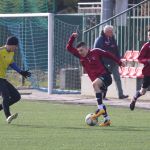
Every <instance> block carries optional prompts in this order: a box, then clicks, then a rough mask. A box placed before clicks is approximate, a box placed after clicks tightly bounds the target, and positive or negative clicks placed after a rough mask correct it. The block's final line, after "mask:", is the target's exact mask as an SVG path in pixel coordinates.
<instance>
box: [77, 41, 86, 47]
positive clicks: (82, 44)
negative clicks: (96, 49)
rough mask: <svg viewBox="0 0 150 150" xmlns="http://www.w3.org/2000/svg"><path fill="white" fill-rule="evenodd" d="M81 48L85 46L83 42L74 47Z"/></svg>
mask: <svg viewBox="0 0 150 150" xmlns="http://www.w3.org/2000/svg"><path fill="white" fill-rule="evenodd" d="M82 46H86V43H85V42H79V43H78V44H77V46H76V48H79V47H82Z"/></svg>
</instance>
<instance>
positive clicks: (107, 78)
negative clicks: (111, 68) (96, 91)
mask: <svg viewBox="0 0 150 150" xmlns="http://www.w3.org/2000/svg"><path fill="white" fill-rule="evenodd" d="M99 79H101V80H102V81H103V87H101V90H104V91H105V90H107V87H108V86H110V85H111V84H112V77H111V75H110V74H104V75H101V76H100V77H99Z"/></svg>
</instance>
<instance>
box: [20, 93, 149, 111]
mask: <svg viewBox="0 0 150 150" xmlns="http://www.w3.org/2000/svg"><path fill="white" fill-rule="evenodd" d="M20 93H22V99H26V100H38V101H50V102H54V103H68V104H84V105H96V99H95V98H94V97H89V96H88V97H87V96H82V95H79V94H51V95H48V94H47V93H46V92H42V91H38V90H20ZM104 103H105V104H106V105H111V106H118V107H119V106H122V107H129V104H130V100H129V99H124V100H120V99H111V100H108V101H104ZM136 107H139V108H145V109H150V100H146V101H143V100H139V101H138V102H137V104H136Z"/></svg>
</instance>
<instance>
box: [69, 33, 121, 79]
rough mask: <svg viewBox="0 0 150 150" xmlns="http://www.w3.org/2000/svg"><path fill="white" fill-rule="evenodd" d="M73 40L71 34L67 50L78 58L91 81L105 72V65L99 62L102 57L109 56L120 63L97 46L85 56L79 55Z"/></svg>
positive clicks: (119, 62) (118, 61)
mask: <svg viewBox="0 0 150 150" xmlns="http://www.w3.org/2000/svg"><path fill="white" fill-rule="evenodd" d="M74 40H75V38H74V37H73V36H71V37H70V39H69V41H68V44H67V50H68V51H69V52H71V53H72V54H73V55H74V56H76V57H78V58H79V59H80V62H81V64H82V66H83V67H84V69H85V71H86V72H87V74H88V76H89V77H90V79H91V80H92V81H94V80H95V79H96V78H98V77H99V76H101V75H103V74H106V73H107V71H106V68H105V66H104V65H103V63H102V62H101V59H102V57H107V58H111V59H113V60H114V61H115V62H116V63H118V64H119V65H121V61H120V60H119V59H118V58H117V57H115V56H114V55H112V54H111V53H109V52H106V51H104V50H101V49H99V48H95V49H92V50H89V51H88V54H87V55H86V57H83V56H81V55H80V54H79V53H78V51H77V49H76V48H74V47H73V42H74Z"/></svg>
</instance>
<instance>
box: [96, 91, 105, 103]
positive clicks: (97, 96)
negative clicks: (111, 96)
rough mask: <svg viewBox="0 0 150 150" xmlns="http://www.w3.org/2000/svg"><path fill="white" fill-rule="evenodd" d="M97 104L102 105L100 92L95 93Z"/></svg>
mask: <svg viewBox="0 0 150 150" xmlns="http://www.w3.org/2000/svg"><path fill="white" fill-rule="evenodd" d="M96 98H97V104H98V105H102V103H103V102H102V93H96Z"/></svg>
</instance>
